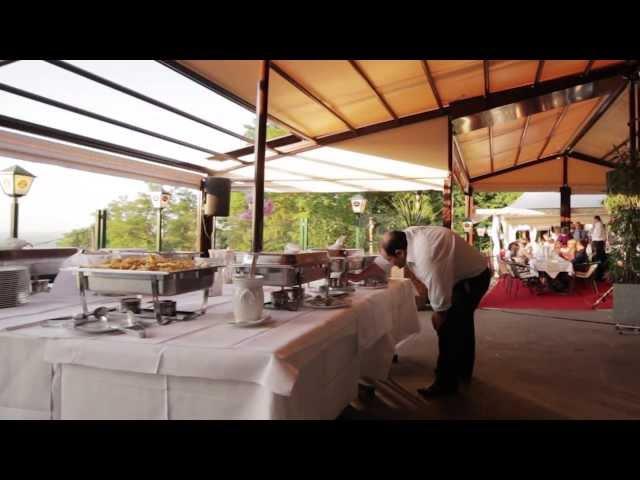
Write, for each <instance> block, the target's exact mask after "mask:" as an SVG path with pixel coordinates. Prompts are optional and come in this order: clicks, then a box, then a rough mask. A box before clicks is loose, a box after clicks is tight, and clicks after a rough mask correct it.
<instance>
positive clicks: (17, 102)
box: [0, 92, 221, 169]
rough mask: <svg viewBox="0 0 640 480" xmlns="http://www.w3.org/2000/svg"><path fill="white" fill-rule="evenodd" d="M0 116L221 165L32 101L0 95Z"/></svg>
mask: <svg viewBox="0 0 640 480" xmlns="http://www.w3.org/2000/svg"><path fill="white" fill-rule="evenodd" d="M0 113H2V114H4V115H8V116H10V117H14V118H17V119H20V120H25V121H28V122H33V123H37V124H40V125H45V126H49V127H53V128H56V129H59V130H64V131H67V132H72V133H76V134H79V135H84V136H87V137H92V138H95V139H98V140H103V141H106V142H111V143H116V144H118V145H122V146H126V147H129V148H134V149H138V150H142V151H145V152H149V153H153V154H156V155H162V156H166V157H169V158H172V159H175V160H181V161H183V162H188V163H192V164H195V165H200V166H205V167H209V168H212V169H213V168H216V165H218V166H219V165H220V163H221V162H215V161H210V160H206V156H207V154H205V153H203V152H200V151H198V150H193V149H190V148H187V147H182V146H180V145H176V144H174V143H170V142H166V141H164V140H159V139H156V138H153V137H149V136H148V135H144V134H142V133H137V132H132V131H130V130H126V129H124V128H121V127H116V126H114V125H110V124H108V123H104V122H101V121H98V120H93V119H91V118H86V117H82V116H80V115H77V114H75V113H71V112H67V111H65V110H61V109H59V108H55V107H51V106H48V105H44V104H41V103H38V102H35V101H33V100H28V99H26V98H22V97H18V96H15V95H12V94H10V93H6V92H0Z"/></svg>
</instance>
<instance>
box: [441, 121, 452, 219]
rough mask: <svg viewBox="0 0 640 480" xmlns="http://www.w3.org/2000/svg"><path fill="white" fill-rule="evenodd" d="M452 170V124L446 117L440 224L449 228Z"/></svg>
mask: <svg viewBox="0 0 640 480" xmlns="http://www.w3.org/2000/svg"><path fill="white" fill-rule="evenodd" d="M452 171H453V126H452V124H451V118H448V119H447V176H446V177H445V179H444V185H443V190H442V226H443V227H446V228H451V224H452V216H453V215H452V210H453V208H452V203H453V199H452V195H451V184H452V178H451V177H452V175H451V172H452Z"/></svg>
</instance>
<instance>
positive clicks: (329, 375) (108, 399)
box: [0, 279, 419, 419]
mask: <svg viewBox="0 0 640 480" xmlns="http://www.w3.org/2000/svg"><path fill="white" fill-rule="evenodd" d="M38 296H39V297H41V298H44V297H46V294H42V295H38ZM38 296H36V297H38ZM413 296H414V294H413V287H412V285H411V284H410V282H408V281H406V280H402V279H398V280H396V279H393V280H391V282H390V285H389V287H388V288H386V289H380V290H358V291H357V292H356V293H355V294H353V295H351V302H352V305H351V306H350V307H349V308H344V309H335V310H311V309H307V308H304V309H301V310H299V311H296V312H290V311H284V310H272V311H267V310H265V312H268V313H269V314H270V315H271V317H272V320H271V321H270V322H268V323H265V324H264V325H261V326H258V327H254V328H239V327H237V326H235V325H232V324H230V323H229V322H230V321H232V320H233V311H232V304H231V286H225V290H224V294H223V296H220V297H213V298H210V299H209V300H210V301H209V304H210V305H209V307H208V310H207V313H206V314H205V315H203V316H200V317H198V318H196V319H194V320H191V321H188V322H175V323H172V324H169V325H164V326H154V327H150V328H147V332H146V338H135V337H132V336H129V335H91V336H88V335H86V334H82V333H80V332H76V331H72V330H68V329H64V328H55V327H44V326H39V325H37V324H35V325H34V324H33V322H35V321H39V320H44V319H46V318H51V317H55V316H60V315H65V314H71V313H76V312H77V311H78V309H79V304H78V299H77V298H74V297H65V298H60V299H57V300H56V299H54V298H50V299H49V302H46V301H45V300H41V299H38V301H35V299H36V297H34V301H33V302H32V303H31V304H29V305H26V306H23V307H20V308H16V309H11V310H12V311H13V312H5V311H1V310H0V418H43V419H44V418H47V419H49V418H53V419H58V418H59V419H331V418H335V417H336V416H338V415H339V414H340V412H341V411H342V410H343V409H344V408H345V407H346V406H347V405H348V404H349V403H350V402H351V401H352V400H353V399H354V398H355V397H356V395H357V385H358V380H359V379H360V378H366V379H384V378H386V377H387V376H388V373H389V368H390V365H391V361H392V357H393V353H394V351H395V346H396V345H397V344H398V343H399V342H400V341H402V340H404V339H406V338H407V337H408V336H410V335H411V334H414V333H417V332H418V330H419V324H418V316H417V311H416V307H415V302H414V298H413ZM174 299H175V300H177V301H178V305H179V308H180V309H189V308H193V309H196V308H197V307H198V305H199V302H200V295H199V294H198V293H194V294H185V295H181V296H178V297H175V298H174ZM118 300H119V299H117V298H114V297H93V298H91V304H93V305H96V306H97V305H101V306H102V305H105V306H116V305H117V304H118ZM9 328H11V329H9Z"/></svg>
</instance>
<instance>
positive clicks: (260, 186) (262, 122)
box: [252, 60, 271, 252]
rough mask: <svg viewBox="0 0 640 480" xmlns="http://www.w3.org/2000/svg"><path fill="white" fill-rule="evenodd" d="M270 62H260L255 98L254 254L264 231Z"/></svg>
mask: <svg viewBox="0 0 640 480" xmlns="http://www.w3.org/2000/svg"><path fill="white" fill-rule="evenodd" d="M270 66H271V61H270V60H262V62H261V65H260V79H259V80H258V92H257V96H256V117H257V119H258V125H257V129H256V137H255V154H256V160H255V173H254V182H253V243H252V250H253V251H254V252H261V251H262V246H263V245H262V240H263V230H264V208H263V205H264V159H265V150H266V142H267V104H268V99H269V68H270Z"/></svg>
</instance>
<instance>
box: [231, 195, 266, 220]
mask: <svg viewBox="0 0 640 480" xmlns="http://www.w3.org/2000/svg"><path fill="white" fill-rule="evenodd" d="M245 201H246V202H247V209H246V210H245V211H244V212H242V213H241V214H240V215H239V218H240V219H241V220H247V221H249V220H252V219H253V195H250V194H245ZM273 210H274V205H273V201H272V200H271V199H269V198H267V199H265V200H264V203H263V207H262V211H263V213H264V216H265V217H268V216H269V215H271V214H272V213H273Z"/></svg>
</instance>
